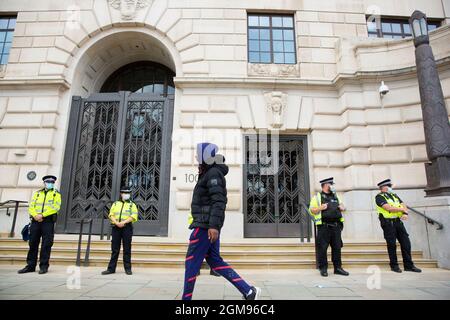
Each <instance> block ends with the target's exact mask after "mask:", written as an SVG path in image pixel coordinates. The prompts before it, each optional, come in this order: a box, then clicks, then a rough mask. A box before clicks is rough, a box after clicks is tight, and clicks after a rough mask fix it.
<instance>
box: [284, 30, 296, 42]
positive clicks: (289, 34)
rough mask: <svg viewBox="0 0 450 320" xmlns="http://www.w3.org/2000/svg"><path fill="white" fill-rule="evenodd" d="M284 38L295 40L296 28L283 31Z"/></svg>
mask: <svg viewBox="0 0 450 320" xmlns="http://www.w3.org/2000/svg"><path fill="white" fill-rule="evenodd" d="M283 37H284V40H294V30H284V31H283Z"/></svg>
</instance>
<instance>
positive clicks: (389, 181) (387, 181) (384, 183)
mask: <svg viewBox="0 0 450 320" xmlns="http://www.w3.org/2000/svg"><path fill="white" fill-rule="evenodd" d="M377 186H378V187H379V188H380V187H384V186H392V182H391V179H386V180H383V181H381V182H379V183H378V184H377Z"/></svg>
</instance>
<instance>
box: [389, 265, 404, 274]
mask: <svg viewBox="0 0 450 320" xmlns="http://www.w3.org/2000/svg"><path fill="white" fill-rule="evenodd" d="M391 270H392V271H394V272H397V273H402V269H400V267H399V266H395V267H391Z"/></svg>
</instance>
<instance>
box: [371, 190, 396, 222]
mask: <svg viewBox="0 0 450 320" xmlns="http://www.w3.org/2000/svg"><path fill="white" fill-rule="evenodd" d="M389 194H390V195H391V196H392V198H394V199H392V198H391V197H388V196H387V195H386V194H385V193H383V192H381V193H379V195H381V196H382V197H383V198H384V199H386V201H387V203H388V204H389V205H390V206H392V207H395V208H401V207H402V205H401V204H400V199H399V198H398V197H397V195H396V194H394V193H389ZM375 206H376V207H377V212H378V214H382V215H383V217H385V218H386V219H394V218H400V217H401V216H402V215H403V212H390V211H388V210H386V209H384V208H383V207H380V206H378V205H377V203H376V201H375Z"/></svg>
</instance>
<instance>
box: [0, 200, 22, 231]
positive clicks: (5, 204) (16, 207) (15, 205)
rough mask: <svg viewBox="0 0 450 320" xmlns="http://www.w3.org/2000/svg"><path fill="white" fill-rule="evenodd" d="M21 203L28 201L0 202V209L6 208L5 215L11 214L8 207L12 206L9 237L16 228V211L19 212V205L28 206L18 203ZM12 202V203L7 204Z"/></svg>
mask: <svg viewBox="0 0 450 320" xmlns="http://www.w3.org/2000/svg"><path fill="white" fill-rule="evenodd" d="M21 203H26V204H28V201H23V200H6V201H4V202H0V209H6V215H7V216H8V217H9V216H11V212H9V209H11V208H14V215H13V221H12V224H11V231H10V232H9V236H8V237H9V238H13V237H14V233H15V232H14V231H15V229H16V221H17V213H18V212H19V207H28V205H20V204H21ZM9 204H13V205H9Z"/></svg>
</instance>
